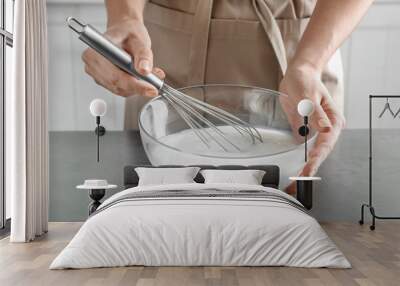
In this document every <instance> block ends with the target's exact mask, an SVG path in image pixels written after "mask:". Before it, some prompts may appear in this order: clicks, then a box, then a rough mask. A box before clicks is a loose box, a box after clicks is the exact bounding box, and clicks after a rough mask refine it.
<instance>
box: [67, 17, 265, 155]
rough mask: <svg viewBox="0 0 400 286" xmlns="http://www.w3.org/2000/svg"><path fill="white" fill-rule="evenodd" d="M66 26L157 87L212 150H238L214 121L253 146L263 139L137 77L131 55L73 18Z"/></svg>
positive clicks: (228, 117)
mask: <svg viewBox="0 0 400 286" xmlns="http://www.w3.org/2000/svg"><path fill="white" fill-rule="evenodd" d="M67 23H68V26H69V27H70V28H71V29H72V30H73V31H75V32H76V33H78V34H79V39H80V40H82V41H83V42H84V43H86V44H87V45H88V46H89V47H91V48H92V49H94V50H96V51H97V52H98V53H100V54H101V55H103V56H104V57H105V58H107V59H108V60H109V61H110V62H112V63H113V64H114V65H116V66H118V67H119V68H121V69H122V70H124V71H126V72H127V73H129V74H131V75H133V76H134V77H136V78H139V79H141V80H144V81H146V82H148V83H150V84H151V85H153V86H154V87H156V88H157V89H158V90H159V94H160V95H161V96H162V97H163V98H164V99H165V100H166V101H167V102H168V103H169V104H170V105H171V106H172V107H173V108H174V109H175V110H176V112H177V113H178V114H179V116H180V117H181V118H182V119H183V120H184V121H185V122H186V124H187V125H188V126H189V127H190V128H191V129H192V130H193V131H194V132H195V134H196V135H197V136H198V137H199V138H200V140H201V141H202V142H203V143H204V144H205V145H206V146H207V147H211V144H210V142H215V143H216V144H217V145H218V146H219V147H221V149H223V150H224V151H229V150H231V149H232V147H233V148H234V149H236V150H237V151H240V148H239V146H237V145H236V144H235V143H234V142H232V140H230V138H229V137H228V136H227V135H226V134H225V133H224V132H223V131H222V130H221V129H220V128H219V127H218V126H219V125H217V124H216V123H214V122H213V121H214V120H215V122H220V123H222V124H223V125H227V126H231V127H232V128H233V129H234V130H236V131H237V132H238V133H239V134H241V135H242V136H248V137H249V139H250V141H251V143H253V144H254V143H256V141H259V142H262V137H261V134H260V133H259V132H258V130H257V129H256V128H254V127H253V126H251V125H250V124H248V123H247V122H245V121H243V120H241V119H240V118H238V117H237V116H234V115H232V114H231V113H229V112H226V111H224V110H222V109H221V108H218V107H215V106H213V105H210V104H207V103H205V102H203V101H201V100H198V99H196V98H193V97H190V96H188V95H186V94H184V93H182V92H180V91H178V90H176V89H174V88H172V87H170V86H168V85H167V84H165V83H164V82H163V81H162V80H161V79H159V78H158V77H157V76H156V75H154V74H152V73H150V74H148V75H146V76H143V75H141V74H139V73H138V72H137V71H136V70H135V68H134V65H133V60H132V58H131V56H130V55H129V54H128V53H127V52H125V51H124V50H123V49H121V48H120V47H118V46H117V45H115V44H114V43H112V42H111V41H110V40H108V39H107V38H105V37H104V36H103V35H102V34H101V33H100V32H98V31H97V30H96V29H95V28H93V27H92V26H91V25H89V24H86V25H84V24H82V23H80V22H79V21H78V20H76V19H75V18H72V17H69V18H68V19H67ZM213 119H214V120H213ZM229 146H230V147H231V148H230V147H229Z"/></svg>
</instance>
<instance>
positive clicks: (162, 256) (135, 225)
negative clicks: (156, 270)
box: [50, 183, 351, 269]
mask: <svg viewBox="0 0 400 286" xmlns="http://www.w3.org/2000/svg"><path fill="white" fill-rule="evenodd" d="M129 265H144V266H292V267H331V268H349V267H351V266H350V263H349V262H348V260H347V259H346V258H345V256H344V255H343V254H342V252H341V251H340V250H339V249H338V248H337V247H336V245H335V244H334V243H333V242H332V241H331V240H330V238H329V237H328V236H327V234H326V233H325V232H324V230H323V229H322V228H321V226H320V225H319V224H318V222H317V221H316V220H315V219H314V218H313V217H311V216H310V215H309V214H308V213H307V211H306V210H305V209H304V207H303V206H302V205H301V204H300V203H299V202H298V201H297V200H296V199H294V198H293V197H291V196H289V195H287V194H285V193H284V192H282V191H280V190H277V189H274V188H268V187H263V186H255V185H238V184H197V183H193V184H179V185H164V186H161V185H157V186H140V187H134V188H131V189H127V190H125V191H122V192H120V193H117V194H115V195H114V196H112V197H110V198H108V199H107V200H106V201H104V202H103V203H102V205H101V206H100V207H99V208H98V210H97V211H96V212H95V213H94V214H93V215H92V216H90V217H89V218H88V220H87V221H86V222H85V223H84V224H83V225H82V227H81V229H80V230H79V231H78V233H77V234H76V235H75V237H74V238H73V239H72V240H71V242H70V243H69V244H68V245H67V246H66V247H65V248H64V250H62V252H61V253H60V254H59V255H58V256H57V257H56V258H55V259H54V261H53V262H52V264H51V265H50V269H65V268H92V267H117V266H129Z"/></svg>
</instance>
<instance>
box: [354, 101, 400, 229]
mask: <svg viewBox="0 0 400 286" xmlns="http://www.w3.org/2000/svg"><path fill="white" fill-rule="evenodd" d="M382 98H384V99H389V98H400V95H370V96H369V158H368V159H369V168H368V173H369V174H368V175H369V180H368V191H369V199H368V204H367V203H363V204H362V206H361V219H360V220H359V223H360V225H363V224H364V208H366V207H367V208H368V209H369V211H370V213H371V216H372V224H371V225H370V227H369V228H370V229H371V230H375V220H376V219H382V220H386V219H388V220H392V219H400V217H398V216H380V215H377V214H376V212H375V208H374V206H373V198H372V101H373V100H374V99H382Z"/></svg>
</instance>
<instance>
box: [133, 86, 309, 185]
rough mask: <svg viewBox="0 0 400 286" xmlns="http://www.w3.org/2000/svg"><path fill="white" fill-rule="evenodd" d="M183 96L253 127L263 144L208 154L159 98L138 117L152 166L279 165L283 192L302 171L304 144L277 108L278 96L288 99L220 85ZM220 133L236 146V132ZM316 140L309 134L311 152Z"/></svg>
mask: <svg viewBox="0 0 400 286" xmlns="http://www.w3.org/2000/svg"><path fill="white" fill-rule="evenodd" d="M180 91H182V92H184V93H185V94H187V95H189V96H193V97H195V98H198V99H201V100H203V101H205V102H207V103H209V104H211V105H214V106H218V107H220V108H222V109H224V110H226V111H228V112H230V113H232V114H234V115H235V116H238V117H239V118H241V119H242V120H244V121H246V122H248V123H250V124H251V125H252V126H254V127H256V128H257V130H259V131H260V133H261V134H262V136H263V143H256V144H251V143H249V144H247V145H241V151H240V152H238V151H233V150H232V151H230V152H226V151H223V150H220V149H218V148H215V146H214V147H212V148H208V147H207V146H206V145H204V144H203V143H202V142H201V141H200V140H199V139H198V138H197V137H196V136H195V133H194V132H193V131H192V130H191V129H190V128H189V127H188V126H187V124H186V123H185V122H184V121H183V119H182V118H181V117H180V116H179V115H178V113H177V111H176V110H175V109H174V108H173V107H172V106H171V105H169V104H168V103H167V102H166V100H165V99H163V98H162V97H157V98H154V99H153V100H151V101H149V102H148V103H147V104H146V105H145V106H144V107H143V109H142V110H141V112H140V115H139V128H140V135H141V139H142V143H143V146H144V149H145V151H146V154H147V156H148V158H149V160H150V162H151V163H152V165H154V166H159V165H169V164H173V165H243V166H248V165H278V166H279V167H280V171H281V184H280V187H281V188H284V187H286V186H287V185H288V184H289V179H288V177H289V176H296V175H297V174H298V173H299V171H300V170H301V169H302V167H303V165H304V140H302V139H301V137H299V136H297V134H296V133H293V132H292V130H291V128H290V125H289V123H288V121H287V118H286V115H285V113H284V112H283V111H282V108H281V106H280V102H279V96H286V95H283V94H281V93H279V92H276V91H272V90H268V89H264V88H258V87H251V86H242V85H222V84H212V85H201V86H191V87H185V88H182V89H180ZM215 123H216V124H221V123H218V122H215ZM220 128H221V129H222V130H224V132H225V134H227V136H228V137H229V138H232V140H234V142H236V141H235V140H236V139H237V138H236V137H237V135H238V134H236V133H235V132H233V133H232V132H231V131H232V130H233V128H230V127H226V126H220ZM227 128H228V129H227ZM231 133H232V134H231ZM315 137H316V136H315V134H314V133H313V132H311V134H310V136H309V138H310V139H309V140H308V144H309V147H310V148H311V147H312V145H313V143H314V141H315ZM242 147H243V148H242Z"/></svg>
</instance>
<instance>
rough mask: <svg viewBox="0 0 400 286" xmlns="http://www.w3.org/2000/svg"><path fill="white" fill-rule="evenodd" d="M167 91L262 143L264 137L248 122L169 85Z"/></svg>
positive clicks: (166, 87) (166, 86)
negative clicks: (194, 104)
mask: <svg viewBox="0 0 400 286" xmlns="http://www.w3.org/2000/svg"><path fill="white" fill-rule="evenodd" d="M165 90H168V91H169V93H173V94H174V95H176V96H179V97H181V98H182V99H183V100H186V101H189V102H190V103H189V104H191V105H192V104H193V103H196V104H197V106H196V107H197V108H199V109H202V110H203V111H205V112H206V113H207V114H211V115H214V117H215V118H217V119H219V120H221V121H222V122H224V123H227V124H230V125H232V127H233V128H235V129H237V128H239V129H242V130H243V131H245V132H246V133H247V134H248V135H250V137H251V138H252V139H253V140H254V139H258V140H259V141H260V142H262V136H261V134H260V133H259V131H258V130H257V129H256V128H254V127H252V126H251V125H250V124H248V123H247V122H245V121H243V120H242V119H240V118H238V117H237V116H234V115H233V114H231V113H229V112H227V111H225V110H223V109H221V108H218V107H215V106H212V105H210V104H208V103H205V102H203V101H201V100H199V99H197V98H194V97H190V96H187V95H186V94H184V93H182V92H180V91H178V90H175V89H173V88H172V87H170V86H168V85H165ZM171 90H172V91H171Z"/></svg>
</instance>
